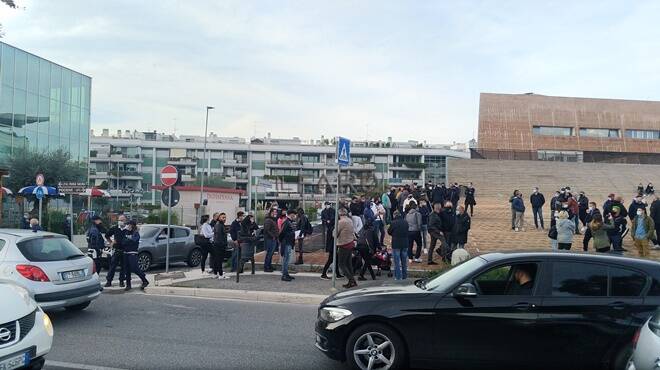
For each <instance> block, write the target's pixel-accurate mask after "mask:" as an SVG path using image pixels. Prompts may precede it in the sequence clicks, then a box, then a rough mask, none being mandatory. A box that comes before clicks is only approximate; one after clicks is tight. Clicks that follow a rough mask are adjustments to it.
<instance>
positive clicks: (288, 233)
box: [279, 209, 296, 281]
mask: <svg viewBox="0 0 660 370" xmlns="http://www.w3.org/2000/svg"><path fill="white" fill-rule="evenodd" d="M295 220H296V211H294V210H293V209H290V210H289V211H288V212H287V213H286V218H285V219H284V222H282V230H281V231H280V235H279V240H280V245H281V246H282V247H281V248H280V251H281V252H282V281H291V280H293V279H294V278H293V277H292V276H290V275H289V260H290V259H291V252H292V250H293V245H294V242H295V241H296V231H295V229H294V228H293V224H292V223H293V221H295Z"/></svg>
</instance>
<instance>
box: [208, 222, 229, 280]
mask: <svg viewBox="0 0 660 370" xmlns="http://www.w3.org/2000/svg"><path fill="white" fill-rule="evenodd" d="M225 222H227V215H226V214H225V213H224V212H222V213H220V214H219V215H218V217H217V218H216V222H215V224H214V225H213V249H214V250H215V253H214V258H213V260H212V261H211V263H212V264H213V265H212V266H211V267H212V268H213V274H214V275H215V276H217V277H218V279H228V277H227V275H225V274H224V272H223V271H222V265H223V264H224V263H225V258H226V257H227V255H226V254H227V248H228V247H229V243H228V242H227V229H226V228H225Z"/></svg>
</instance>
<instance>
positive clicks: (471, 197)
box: [465, 183, 477, 216]
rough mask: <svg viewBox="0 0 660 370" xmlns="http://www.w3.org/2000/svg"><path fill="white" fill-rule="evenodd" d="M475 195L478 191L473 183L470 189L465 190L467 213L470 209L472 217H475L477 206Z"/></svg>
mask: <svg viewBox="0 0 660 370" xmlns="http://www.w3.org/2000/svg"><path fill="white" fill-rule="evenodd" d="M475 193H476V190H475V189H474V186H472V183H469V184H468V187H467V188H465V211H467V210H468V209H469V210H470V216H473V215H474V206H476V205H477V201H476V199H475Z"/></svg>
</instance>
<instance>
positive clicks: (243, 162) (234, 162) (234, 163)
mask: <svg viewBox="0 0 660 370" xmlns="http://www.w3.org/2000/svg"><path fill="white" fill-rule="evenodd" d="M222 166H223V167H247V166H248V163H247V158H234V159H223V160H222Z"/></svg>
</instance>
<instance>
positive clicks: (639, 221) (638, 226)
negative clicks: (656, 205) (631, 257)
mask: <svg viewBox="0 0 660 370" xmlns="http://www.w3.org/2000/svg"><path fill="white" fill-rule="evenodd" d="M654 233H655V225H654V222H653V220H652V219H651V217H649V216H647V215H646V209H644V208H638V209H637V210H636V211H635V218H634V219H633V220H632V226H631V228H630V235H632V238H633V242H634V244H635V248H637V252H638V253H639V256H640V257H648V256H649V254H650V253H649V242H650V241H651V239H652V238H653V234H654Z"/></svg>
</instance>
